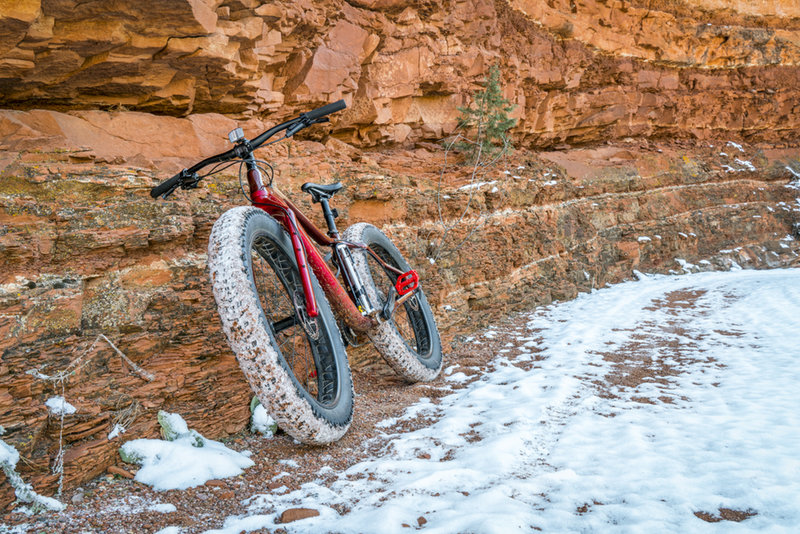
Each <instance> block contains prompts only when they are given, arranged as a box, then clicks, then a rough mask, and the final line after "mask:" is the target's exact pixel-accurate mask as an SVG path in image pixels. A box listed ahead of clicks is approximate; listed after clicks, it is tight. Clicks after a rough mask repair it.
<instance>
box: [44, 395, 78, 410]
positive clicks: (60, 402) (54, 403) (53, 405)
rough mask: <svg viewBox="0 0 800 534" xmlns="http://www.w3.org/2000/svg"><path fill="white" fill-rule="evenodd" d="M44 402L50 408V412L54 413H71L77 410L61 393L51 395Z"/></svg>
mask: <svg viewBox="0 0 800 534" xmlns="http://www.w3.org/2000/svg"><path fill="white" fill-rule="evenodd" d="M44 404H45V406H47V407H48V408H49V409H50V413H51V414H53V415H70V414H73V413H75V412H76V409H75V406H73V405H71V404H70V403H68V402H67V401H66V400H65V399H64V397H62V396H60V395H57V396H55V397H50V398H49V399H47V402H45V403H44Z"/></svg>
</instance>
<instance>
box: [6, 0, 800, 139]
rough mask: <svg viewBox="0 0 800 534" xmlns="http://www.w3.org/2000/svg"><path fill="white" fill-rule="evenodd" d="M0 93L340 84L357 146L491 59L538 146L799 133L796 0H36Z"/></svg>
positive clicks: (258, 112) (20, 10) (290, 90)
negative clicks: (633, 137) (638, 138)
mask: <svg viewBox="0 0 800 534" xmlns="http://www.w3.org/2000/svg"><path fill="white" fill-rule="evenodd" d="M9 4H10V5H9V7H8V8H5V7H4V9H3V10H1V11H0V28H2V30H0V106H3V107H15V108H25V109H31V108H50V109H60V110H67V109H76V108H83V109H95V108H102V109H128V110H138V111H147V112H152V113H158V114H165V115H176V116H185V115H188V114H191V113H207V112H215V113H225V114H229V115H232V116H236V117H239V118H242V117H259V118H262V119H264V118H268V119H269V120H280V119H282V118H285V117H288V116H289V115H291V114H295V113H297V112H298V111H304V110H307V109H308V108H310V107H312V106H315V105H318V104H322V103H325V102H331V101H334V100H337V99H339V98H344V99H345V100H346V101H347V102H348V104H349V106H350V110H349V111H348V112H347V113H346V114H343V115H342V116H341V117H338V118H337V119H336V129H335V131H336V135H337V137H339V138H340V139H343V140H346V141H348V142H350V143H356V144H359V145H375V144H379V143H383V142H393V143H398V142H400V143H402V142H404V141H407V140H411V141H418V140H422V139H439V138H441V137H442V136H443V135H445V134H448V133H450V132H452V131H453V130H454V129H455V127H456V120H455V117H456V107H457V106H458V105H462V104H464V103H466V101H467V98H468V95H470V94H471V93H472V91H473V90H474V88H475V87H476V83H477V82H479V81H480V80H481V79H482V78H483V76H484V73H485V71H486V69H487V66H488V65H490V64H494V63H497V64H499V65H501V67H502V71H503V77H504V81H505V91H506V95H507V97H508V98H509V99H510V100H511V101H512V102H513V103H514V104H515V105H516V106H517V110H516V112H515V113H516V116H517V117H518V118H519V125H518V128H517V133H518V135H519V136H521V137H522V138H524V140H525V142H526V143H527V144H534V145H541V146H554V145H557V144H559V143H562V142H570V143H585V142H595V141H606V140H608V139H614V138H624V137H628V136H631V135H639V136H641V135H646V136H674V135H680V136H700V137H717V136H719V135H728V136H734V138H735V139H737V140H738V139H742V138H745V139H748V140H768V141H784V140H787V139H792V140H796V139H797V133H796V132H797V129H798V122H799V121H800V117H798V110H797V106H796V103H797V102H798V100H800V92H799V91H800V88H798V83H797V82H798V81H799V80H800V64H799V63H800V14H798V7H797V3H796V2H794V1H793V0H775V1H772V2H757V3H751V2H735V3H730V2H720V1H717V0H691V1H686V2H675V1H666V0H664V1H655V2H653V1H651V0H647V1H644V0H635V1H621V0H612V1H606V0H602V1H601V0H581V1H574V0H569V1H567V0H557V1H553V2H541V1H537V0H509V1H507V2H506V1H501V0H498V1H495V2H493V1H490V0H451V1H448V2H445V3H434V2H425V1H419V2H411V3H407V2H389V1H387V2H382V1H381V2H370V1H359V2H350V3H348V2H344V1H341V0H338V1H337V0H314V1H312V0H300V1H294V2H278V3H272V4H269V3H268V4H261V3H260V2H256V1H251V0H222V1H221V0H171V1H169V2H160V3H159V4H158V5H150V4H143V3H141V2H136V1H133V0H119V1H116V2H114V3H113V5H109V4H108V3H107V2H94V1H93V2H77V1H75V0H24V1H22V2H12V3H9Z"/></svg>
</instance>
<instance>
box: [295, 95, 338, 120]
mask: <svg viewBox="0 0 800 534" xmlns="http://www.w3.org/2000/svg"><path fill="white" fill-rule="evenodd" d="M346 107H347V106H346V105H345V103H344V100H339V101H338V102H334V103H333V104H326V105H324V106H322V107H321V108H317V109H312V110H311V111H309V112H308V113H305V116H306V118H308V120H310V121H314V120H317V119H321V118H322V117H324V116H325V115H330V114H331V113H336V112H337V111H341V110H343V109H344V108H346Z"/></svg>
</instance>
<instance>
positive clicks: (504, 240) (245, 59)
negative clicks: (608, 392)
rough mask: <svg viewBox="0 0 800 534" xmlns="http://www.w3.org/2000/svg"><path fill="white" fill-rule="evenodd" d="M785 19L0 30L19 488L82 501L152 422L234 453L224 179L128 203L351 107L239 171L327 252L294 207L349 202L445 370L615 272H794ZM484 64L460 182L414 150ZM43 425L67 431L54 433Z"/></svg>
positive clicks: (371, 8) (185, 16)
mask: <svg viewBox="0 0 800 534" xmlns="http://www.w3.org/2000/svg"><path fill="white" fill-rule="evenodd" d="M799 17H800V13H798V8H797V4H796V3H795V2H794V1H790V0H785V1H784V0H775V1H772V2H769V1H763V2H746V3H745V2H720V1H717V0H686V1H684V2H677V1H667V0H664V1H659V0H653V1H650V0H648V1H645V0H641V1H638V0H634V1H630V2H624V3H623V2H615V1H613V0H608V1H605V2H602V1H591V0H585V1H578V0H576V1H572V2H570V1H561V0H555V1H551V2H537V1H524V0H510V1H509V2H494V3H493V2H486V1H482V0H475V1H466V2H450V3H446V4H439V3H433V2H415V3H411V4H409V3H408V2H399V1H395V0H372V1H370V0H354V1H352V2H349V3H342V2H334V1H330V2H328V1H323V0H314V1H311V0H308V1H295V2H284V3H276V4H263V5H262V4H261V3H260V2H256V1H250V0H235V1H223V2H220V1H204V0H195V1H178V0H172V1H169V2H160V3H158V4H151V3H141V2H131V1H126V0H119V1H114V2H100V1H97V2H92V1H90V2H83V1H82V2H77V1H71V0H40V1H39V0H37V1H32V0H23V1H17V2H0V107H4V108H8V109H5V110H0V357H2V359H0V425H2V426H3V427H4V428H5V430H6V431H7V433H6V435H4V436H3V439H4V440H6V441H7V442H8V443H11V444H12V445H14V446H15V447H16V448H17V449H18V450H19V451H20V453H21V455H22V456H23V458H24V461H21V462H20V464H19V467H20V470H21V472H22V473H23V476H24V478H25V479H26V480H30V481H33V483H34V485H35V486H36V487H37V488H38V489H40V490H42V491H44V492H45V493H52V492H53V491H54V490H55V488H56V486H57V483H58V478H59V477H58V475H57V474H54V473H53V471H52V468H53V465H54V462H55V459H56V457H57V456H58V454H59V450H60V449H63V451H64V453H65V454H64V484H65V487H67V488H68V487H70V486H72V485H74V484H77V483H80V482H82V481H84V480H86V479H88V478H91V477H93V476H95V475H97V474H99V473H102V472H103V471H104V470H105V469H106V468H107V467H108V466H109V465H112V464H114V463H116V462H118V461H119V459H118V455H117V452H116V451H117V448H118V446H119V445H120V443H121V442H122V441H123V440H127V439H133V438H136V437H145V436H150V437H153V436H155V435H156V434H157V429H158V426H157V424H156V419H155V413H156V412H157V410H158V409H165V410H168V411H174V412H178V413H180V414H181V415H183V416H184V417H185V418H186V420H187V421H188V422H189V425H190V426H191V427H192V428H197V429H198V430H199V431H201V432H202V433H203V434H205V435H208V436H209V437H221V436H224V435H226V434H229V433H233V432H238V431H240V430H242V429H243V428H244V427H245V425H246V423H247V420H248V417H249V410H248V407H247V406H248V403H249V400H250V396H251V393H250V392H249V389H248V386H247V384H246V382H245V380H244V378H243V376H242V374H241V372H240V370H239V368H238V366H237V364H236V361H235V359H234V357H233V355H232V354H231V353H230V351H229V349H228V348H227V346H226V343H225V340H224V336H223V335H222V333H221V332H220V328H219V321H218V319H217V317H216V312H215V309H214V304H213V297H212V295H211V292H210V289H209V285H208V281H207V273H206V255H205V254H206V252H205V251H206V244H207V239H208V235H209V233H210V230H211V226H212V225H213V222H214V221H215V220H216V218H217V217H218V216H219V215H220V214H221V213H222V212H223V211H224V210H225V209H227V208H229V207H231V206H234V205H237V204H241V203H243V202H244V201H243V199H242V198H241V196H240V195H239V192H238V191H239V184H238V182H237V179H236V176H235V175H230V174H224V175H218V176H215V177H212V178H209V179H207V180H205V181H204V182H203V187H202V188H201V189H198V190H195V191H191V192H183V191H179V192H178V194H177V195H176V197H175V199H174V200H171V201H169V202H164V201H158V202H154V201H153V200H152V199H150V197H149V196H148V194H147V193H148V191H149V188H150V187H152V186H153V185H155V184H156V183H158V182H159V181H161V180H163V179H165V178H167V177H169V176H170V175H171V174H172V173H173V172H175V171H177V170H178V169H180V168H181V167H183V166H187V165H189V164H191V163H194V162H195V161H197V160H199V159H201V158H202V157H205V156H208V155H210V154H214V153H216V152H219V151H221V150H223V149H225V148H226V145H227V141H226V140H225V137H224V136H225V134H226V133H227V131H228V130H230V129H232V128H233V127H235V126H236V125H237V124H242V125H243V127H244V128H245V131H246V133H247V134H248V136H250V137H252V136H253V135H254V134H256V133H258V132H260V131H262V130H263V129H264V128H266V127H268V126H269V125H270V124H273V123H274V122H275V121H278V120H281V119H284V118H287V117H289V116H290V115H293V114H296V113H298V112H301V111H307V110H308V109H310V108H311V107H314V106H317V105H321V104H324V103H327V102H329V101H332V100H335V99H338V98H344V99H345V100H346V101H347V103H348V109H347V111H345V112H343V113H340V114H338V116H334V117H332V118H333V123H332V125H331V126H330V127H322V126H319V127H316V129H315V130H311V129H310V130H308V131H307V132H308V133H307V136H306V137H305V138H304V140H296V141H292V142H291V143H288V144H281V145H275V146H273V147H270V148H267V149H264V150H262V151H261V154H260V155H261V156H262V157H264V158H265V159H268V160H270V161H272V162H273V164H274V165H275V169H276V180H277V183H278V185H279V186H280V188H281V189H282V190H284V191H285V192H287V193H289V194H290V195H292V197H293V199H294V200H296V203H297V204H298V205H300V206H301V207H302V208H304V209H305V210H306V212H307V213H309V214H313V216H314V219H315V220H316V221H317V222H318V223H320V224H322V222H321V218H320V217H319V216H318V214H317V211H318V208H317V207H316V206H312V205H311V204H310V202H309V199H308V198H305V195H303V194H301V193H300V192H299V185H300V184H302V183H303V182H305V181H319V182H331V181H334V180H342V181H343V182H344V183H345V184H346V186H347V188H346V189H345V190H344V191H343V192H342V193H340V194H337V196H336V198H335V199H334V205H335V206H336V207H337V208H338V209H339V211H340V212H341V213H342V217H341V218H340V220H339V221H338V223H339V225H340V227H342V228H344V227H346V226H347V225H348V224H350V223H352V222H356V221H368V222H372V223H374V224H376V225H377V226H379V227H382V228H383V229H384V231H386V232H387V233H388V234H389V235H390V236H391V237H392V238H393V239H394V240H395V241H396V242H397V243H398V245H399V246H400V247H401V249H402V250H404V251H405V253H406V255H407V256H408V257H409V259H410V260H411V262H412V263H413V264H414V265H416V266H418V267H419V268H420V271H421V273H422V277H423V280H424V287H425V290H426V292H427V294H428V295H429V300H430V301H431V302H432V304H433V306H434V308H435V312H436V315H437V320H438V322H439V325H440V328H441V330H442V332H443V334H444V338H445V346H446V347H449V346H450V343H457V342H458V336H459V335H460V334H461V333H462V332H465V331H468V330H469V329H471V328H474V327H476V326H478V325H479V324H483V323H485V322H487V321H490V320H494V319H496V318H498V317H501V316H502V315H504V314H507V313H509V312H510V311H513V310H517V309H524V308H526V307H530V306H532V305H534V304H537V303H547V302H550V301H552V300H554V299H566V298H571V297H573V296H575V295H576V294H577V293H578V292H579V291H589V290H591V289H593V288H598V287H602V286H603V285H605V284H607V283H613V282H617V281H620V280H623V279H625V278H630V277H631V276H633V270H634V269H636V270H640V271H653V272H665V273H666V272H670V271H672V272H684V271H691V270H698V269H724V268H731V267H734V268H735V267H736V266H742V267H768V266H771V267H775V266H782V265H797V264H798V259H797V258H798V252H800V246H798V241H797V238H798V237H800V236H798V232H800V230H799V229H798V221H800V216H799V215H798V214H800V200H798V198H800V189H798V187H800V185H798V184H800V180H799V179H798V177H800V149H798V144H799V143H800V140H799V139H798V132H800V128H798V126H800V125H799V124H798V122H799V121H800V107H798V102H800V89H799V88H798V87H800V84H798V81H800V65H798V59H800V44H799V41H800V37H799V36H800V18H799ZM493 63H499V64H500V65H501V67H502V72H503V81H504V87H505V92H506V96H507V97H508V98H509V99H510V100H511V101H513V102H514V103H515V104H516V105H517V108H516V109H515V111H514V114H515V115H516V116H517V118H518V119H519V126H518V127H517V128H516V129H515V132H514V135H515V141H516V144H517V146H518V147H519V149H518V150H517V151H516V152H514V153H513V154H512V155H511V156H509V157H508V158H506V159H503V160H502V161H501V162H500V163H499V164H498V165H499V166H496V167H492V168H491V169H488V170H482V171H480V172H479V173H477V174H476V175H474V176H472V175H471V173H470V169H469V168H468V167H462V166H457V165H456V166H454V165H452V164H451V163H452V160H453V155H452V154H450V155H449V159H447V160H445V157H444V154H443V151H442V149H441V146H440V145H438V144H436V143H433V141H438V140H440V139H441V137H442V136H444V135H446V134H448V133H450V132H452V131H453V130H454V128H455V126H456V118H457V115H458V114H457V111H456V106H457V105H461V104H463V103H465V102H466V101H467V95H469V94H470V93H471V92H472V91H474V89H475V88H476V87H477V85H476V82H478V81H479V80H481V79H482V78H483V76H484V75H485V72H486V70H487V68H488V66H489V65H490V64H493ZM37 108H43V109H37ZM67 110H69V112H67ZM237 121H238V122H237ZM566 144H569V145H578V146H577V147H575V146H573V147H572V148H570V147H569V146H567V145H566ZM375 147H378V148H379V149H377V150H376V148H375ZM531 149H536V150H535V151H533V150H531ZM100 334H103V335H105V336H107V337H108V339H110V340H111V341H112V342H113V343H114V344H115V346H116V347H118V349H119V350H120V351H121V352H122V353H124V354H125V355H126V357H127V358H130V359H131V360H132V361H133V362H135V364H136V365H138V366H140V367H141V368H142V369H144V370H145V371H146V372H148V373H151V374H152V375H153V379H152V380H148V379H147V377H146V375H143V374H141V373H139V372H136V371H135V370H134V369H133V368H132V367H131V365H130V364H129V363H128V362H126V361H125V359H124V358H122V357H121V356H120V355H119V354H118V353H117V352H115V351H114V350H113V349H112V348H111V347H110V346H109V345H108V343H107V342H106V340H104V339H102V338H98V336H99V335H100ZM350 358H351V362H352V363H353V365H354V367H356V368H357V369H361V370H365V369H366V370H371V371H372V372H384V371H385V368H384V367H382V364H381V363H380V362H378V361H377V360H376V356H375V354H374V353H373V352H371V351H370V350H369V348H366V349H361V350H356V351H350ZM63 370H68V371H74V372H72V373H71V374H69V375H64V376H63V379H62V380H55V381H48V380H45V379H43V378H42V376H43V375H49V376H54V375H56V374H57V373H58V372H59V371H63ZM37 373H38V374H37ZM55 395H63V396H64V397H65V398H66V399H67V400H68V401H69V402H70V403H71V404H73V405H74V406H75V407H76V408H77V411H76V412H75V413H74V414H70V415H66V416H65V417H64V419H63V427H62V420H61V417H60V416H56V415H53V414H49V413H48V411H47V409H46V408H45V406H44V403H45V401H46V400H47V399H48V398H50V397H52V396H55ZM118 424H119V425H121V426H122V427H124V428H125V429H126V432H125V433H124V434H123V435H122V436H121V437H113V435H112V437H110V436H109V435H110V433H111V432H112V430H113V429H114V427H115V426H116V425H118ZM1 477H2V475H0V478H1ZM11 499H12V494H11V491H10V488H8V485H7V484H0V503H2V504H5V503H7V502H10V500H11Z"/></svg>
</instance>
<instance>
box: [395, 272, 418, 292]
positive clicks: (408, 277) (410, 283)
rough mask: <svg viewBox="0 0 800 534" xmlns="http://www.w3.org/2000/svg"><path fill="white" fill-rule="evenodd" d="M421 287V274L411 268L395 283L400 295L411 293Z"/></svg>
mask: <svg viewBox="0 0 800 534" xmlns="http://www.w3.org/2000/svg"><path fill="white" fill-rule="evenodd" d="M418 287H419V275H418V274H417V271H415V270H414V269H411V270H410V271H408V272H405V273H403V274H401V275H400V276H398V277H397V280H396V281H395V283H394V289H395V290H396V291H397V294H398V295H399V296H401V297H402V296H403V295H405V294H407V293H411V292H412V291H414V290H415V289H417V288H418Z"/></svg>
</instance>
